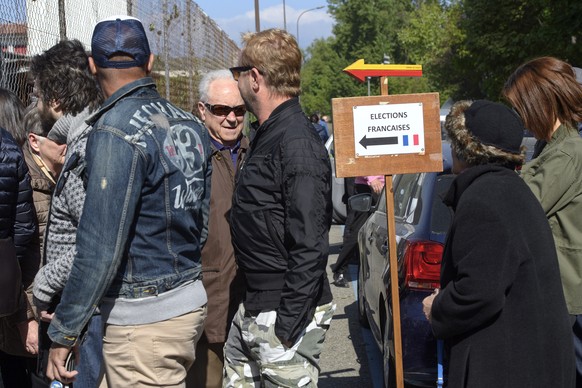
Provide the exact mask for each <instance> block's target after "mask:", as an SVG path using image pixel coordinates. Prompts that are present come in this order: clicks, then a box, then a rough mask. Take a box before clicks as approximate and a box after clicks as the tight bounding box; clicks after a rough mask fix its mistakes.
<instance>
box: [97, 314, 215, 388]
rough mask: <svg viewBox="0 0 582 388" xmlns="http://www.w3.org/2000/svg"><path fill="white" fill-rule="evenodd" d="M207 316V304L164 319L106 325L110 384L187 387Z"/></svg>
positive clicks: (104, 352)
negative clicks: (143, 322)
mask: <svg viewBox="0 0 582 388" xmlns="http://www.w3.org/2000/svg"><path fill="white" fill-rule="evenodd" d="M144 313H146V314H147V312H144ZM205 319H206V305H205V306H203V307H201V308H199V309H196V310H194V311H192V312H190V313H187V314H184V315H181V316H178V317H175V318H171V319H168V320H166V321H162V322H156V323H150V324H144V325H136V326H116V325H106V326H105V337H104V338H103V358H104V361H105V376H106V378H107V384H108V385H109V386H110V387H133V388H138V387H152V386H157V387H176V388H184V387H185V386H186V385H185V380H186V373H187V372H188V369H190V367H191V366H192V364H193V363H194V359H195V349H196V343H197V342H198V340H199V339H200V336H201V335H202V330H203V328H204V320H205Z"/></svg>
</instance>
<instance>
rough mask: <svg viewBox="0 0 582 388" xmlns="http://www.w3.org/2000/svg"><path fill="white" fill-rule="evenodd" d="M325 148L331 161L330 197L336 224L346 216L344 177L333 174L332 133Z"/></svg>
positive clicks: (344, 219) (341, 222)
mask: <svg viewBox="0 0 582 388" xmlns="http://www.w3.org/2000/svg"><path fill="white" fill-rule="evenodd" d="M325 149H326V150H327V153H328V155H329V160H330V162H331V174H332V183H331V199H332V203H333V221H334V222H335V223H337V224H343V223H344V222H345V221H346V216H347V206H346V204H345V202H344V194H345V192H346V189H345V180H344V178H338V177H336V176H335V158H334V146H333V133H332V134H331V135H330V136H329V139H327V141H326V142H325Z"/></svg>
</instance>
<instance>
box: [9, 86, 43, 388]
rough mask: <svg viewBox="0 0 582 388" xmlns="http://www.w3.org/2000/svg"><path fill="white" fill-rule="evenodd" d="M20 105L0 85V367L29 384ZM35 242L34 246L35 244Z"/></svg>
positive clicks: (31, 254)
mask: <svg viewBox="0 0 582 388" xmlns="http://www.w3.org/2000/svg"><path fill="white" fill-rule="evenodd" d="M23 109H24V108H23V107H22V103H20V100H18V98H17V97H16V96H15V95H14V94H13V93H11V92H9V91H7V90H5V89H0V111H1V112H2V114H1V115H0V371H1V374H2V381H3V384H4V386H5V387H6V388H8V387H24V388H26V387H30V386H31V380H30V374H31V373H32V372H33V371H34V368H35V365H36V358H35V356H34V355H35V354H36V353H37V351H38V337H37V333H38V326H37V324H36V320H35V317H34V313H33V311H32V308H31V304H30V303H29V302H28V301H27V297H26V296H25V294H24V290H25V289H28V288H29V286H30V285H31V283H32V281H33V279H34V275H35V274H36V271H37V270H38V266H39V260H40V257H39V255H38V252H37V251H38V234H37V228H36V216H35V211H34V206H33V202H32V188H31V185H30V176H29V175H28V168H27V166H26V163H25V161H24V157H23V155H22V151H21V150H20V147H19V144H18V143H17V141H16V140H15V139H14V137H13V136H12V135H11V132H12V133H14V134H16V135H17V134H19V133H20V130H19V128H18V126H19V125H20V122H21V120H22V111H23ZM35 243H36V245H35Z"/></svg>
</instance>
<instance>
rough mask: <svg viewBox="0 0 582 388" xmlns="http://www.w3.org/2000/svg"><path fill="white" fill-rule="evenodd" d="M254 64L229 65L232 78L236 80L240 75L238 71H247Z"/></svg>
mask: <svg viewBox="0 0 582 388" xmlns="http://www.w3.org/2000/svg"><path fill="white" fill-rule="evenodd" d="M253 67H254V66H237V67H231V68H230V69H228V70H230V72H231V73H232V78H234V80H235V81H238V78H239V77H240V73H242V72H244V71H249V70H251V69H252V68H253Z"/></svg>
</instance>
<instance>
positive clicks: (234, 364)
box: [222, 303, 336, 388]
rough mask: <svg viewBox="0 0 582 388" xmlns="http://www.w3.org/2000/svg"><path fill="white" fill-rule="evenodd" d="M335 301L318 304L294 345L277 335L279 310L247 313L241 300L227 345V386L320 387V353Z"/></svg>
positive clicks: (224, 385) (242, 387)
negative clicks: (285, 342) (285, 345)
mask: <svg viewBox="0 0 582 388" xmlns="http://www.w3.org/2000/svg"><path fill="white" fill-rule="evenodd" d="M335 308H336V305H335V303H328V304H325V305H322V306H318V307H317V308H316V309H315V314H314V316H313V319H312V320H311V322H310V323H309V325H307V327H306V328H305V330H304V331H303V334H302V335H301V337H299V339H298V340H297V341H296V342H295V344H293V346H292V347H291V348H286V347H284V346H283V345H282V344H281V341H279V339H278V338H277V336H276V335H275V321H276V319H277V312H276V311H263V312H260V313H259V314H258V315H255V316H253V315H252V314H249V313H246V314H245V308H244V306H243V304H242V303H241V304H240V306H239V308H238V311H237V313H236V316H235V317H234V320H233V322H232V326H231V328H230V332H229V334H228V339H227V341H226V344H225V346H224V378H223V380H222V386H223V387H226V388H249V387H254V388H263V387H264V388H271V387H306V388H309V387H317V380H318V378H319V355H320V354H321V349H322V347H323V341H324V340H325V334H326V332H327V330H328V329H329V324H330V323H331V318H332V317H333V313H334V311H335Z"/></svg>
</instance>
